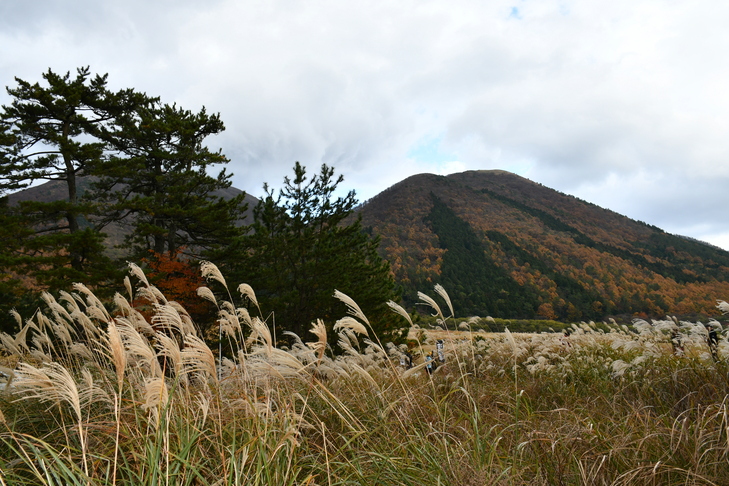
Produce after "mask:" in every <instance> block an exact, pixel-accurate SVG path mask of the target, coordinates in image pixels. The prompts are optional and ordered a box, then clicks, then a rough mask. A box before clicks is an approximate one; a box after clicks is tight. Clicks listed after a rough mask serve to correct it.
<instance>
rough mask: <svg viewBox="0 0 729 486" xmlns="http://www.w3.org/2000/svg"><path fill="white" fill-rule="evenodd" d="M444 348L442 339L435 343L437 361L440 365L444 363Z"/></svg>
mask: <svg viewBox="0 0 729 486" xmlns="http://www.w3.org/2000/svg"><path fill="white" fill-rule="evenodd" d="M444 347H445V346H444V345H443V340H442V339H438V342H437V343H435V349H437V350H438V361H440V362H441V363H445V351H444Z"/></svg>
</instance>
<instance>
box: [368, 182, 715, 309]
mask: <svg viewBox="0 0 729 486" xmlns="http://www.w3.org/2000/svg"><path fill="white" fill-rule="evenodd" d="M362 215H363V223H364V225H365V226H368V227H370V228H372V231H373V232H374V233H378V234H380V235H381V236H382V245H381V249H380V250H381V254H382V255H383V256H384V257H385V258H387V259H388V260H389V261H390V263H391V266H392V269H393V272H394V273H395V276H396V278H397V280H398V281H399V282H400V283H401V284H402V285H403V287H404V289H405V292H404V298H405V300H406V301H413V300H414V299H415V295H416V292H417V289H418V288H422V287H424V286H425V285H428V284H431V283H441V284H443V285H444V286H446V287H447V288H448V289H449V291H450V292H451V297H452V298H453V299H454V302H456V307H458V308H459V309H461V312H463V313H465V314H475V315H491V314H493V315H494V316H495V317H543V318H560V319H565V320H570V321H575V320H581V319H602V318H604V317H606V316H609V315H618V314H629V315H637V316H643V317H647V316H652V317H662V316H665V315H666V314H678V315H697V314H698V315H700V314H709V315H715V314H716V310H715V308H714V306H715V299H716V298H717V296H721V295H726V294H727V292H729V252H726V251H723V250H721V249H718V248H716V247H712V246H711V245H708V244H705V243H702V242H697V241H694V240H690V239H687V238H683V237H678V236H675V235H670V234H668V233H665V232H663V231H662V230H660V229H659V228H656V227H653V226H650V225H647V224H645V223H642V222H637V221H633V220H631V219H629V218H626V217H624V216H621V215H619V214H617V213H614V212H612V211H608V210H605V209H602V208H599V207H597V206H595V205H593V204H590V203H587V202H585V201H581V200H579V199H577V198H574V197H571V196H567V195H564V194H561V193H559V192H557V191H554V190H552V189H549V188H547V187H544V186H542V185H539V184H536V183H534V182H531V181H529V180H527V179H524V178H522V177H519V176H516V175H514V174H510V173H508V172H504V171H471V172H464V173H460V174H453V175H450V176H447V177H446V176H436V175H432V174H421V175H418V176H413V177H411V178H409V179H406V180H405V181H402V182H400V183H399V184H396V185H395V186H393V187H391V188H390V189H388V190H386V191H384V192H383V193H381V194H380V195H379V196H377V197H375V198H373V199H372V200H370V201H369V202H368V203H367V204H366V205H365V206H364V207H363V208H362ZM492 267H493V268H492ZM496 269H499V270H496ZM502 272H503V273H502ZM477 275H480V276H477Z"/></svg>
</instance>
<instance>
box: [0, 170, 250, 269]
mask: <svg viewBox="0 0 729 486" xmlns="http://www.w3.org/2000/svg"><path fill="white" fill-rule="evenodd" d="M76 183H77V189H78V194H79V197H81V196H83V194H84V192H85V191H87V190H88V189H89V188H90V183H91V178H90V177H79V178H78V179H77V180H76ZM242 192H243V191H241V190H240V189H236V188H235V187H232V186H231V187H228V188H227V189H221V190H218V191H214V192H213V193H212V194H213V196H216V197H223V198H224V199H226V200H227V199H232V198H234V197H236V196H237V195H239V194H241V193H242ZM63 199H66V200H67V199H68V186H67V185H66V182H65V181H49V182H46V183H44V184H40V185H37V186H33V187H29V188H26V189H23V190H22V191H18V192H15V193H13V194H9V195H8V203H9V204H10V205H13V204H17V203H18V202H20V201H38V202H53V201H59V200H63ZM245 202H246V203H247V204H248V209H247V210H246V212H245V213H244V217H243V219H242V220H241V221H239V223H240V224H241V225H244V224H251V223H252V222H253V208H255V207H256V204H258V199H257V198H255V197H254V196H251V195H250V194H246V195H245ZM130 231H131V227H130V226H129V225H125V224H124V223H112V224H109V225H107V226H105V227H104V229H103V232H104V233H105V234H106V235H107V238H106V245H107V247H109V248H110V249H112V248H114V247H116V246H118V245H121V244H122V243H124V237H125V236H126V235H127V234H129V232H130ZM110 253H111V254H112V255H114V256H120V255H121V252H119V251H116V250H110Z"/></svg>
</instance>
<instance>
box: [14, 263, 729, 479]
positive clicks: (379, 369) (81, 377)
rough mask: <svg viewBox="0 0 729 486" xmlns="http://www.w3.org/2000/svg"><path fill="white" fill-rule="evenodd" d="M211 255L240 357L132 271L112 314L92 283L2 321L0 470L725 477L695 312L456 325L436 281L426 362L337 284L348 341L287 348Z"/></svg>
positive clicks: (225, 329)
mask: <svg viewBox="0 0 729 486" xmlns="http://www.w3.org/2000/svg"><path fill="white" fill-rule="evenodd" d="M203 270H204V274H205V276H206V277H208V278H209V280H210V281H211V285H216V286H220V287H221V288H222V289H224V290H225V291H226V292H225V295H226V298H224V299H222V300H221V299H219V298H217V297H216V296H215V294H214V293H213V292H212V291H211V290H210V289H207V288H204V289H201V290H200V292H199V293H200V295H201V298H206V299H208V300H211V301H212V302H214V303H215V304H216V305H217V306H218V309H219V327H218V333H219V335H220V338H221V342H222V341H223V340H226V341H227V342H230V343H231V346H230V349H229V350H228V351H227V352H226V355H223V348H222V347H219V348H218V349H215V350H213V349H211V348H210V347H208V345H207V344H206V342H205V341H204V340H203V339H202V338H201V336H199V335H198V333H197V331H196V329H195V325H194V323H193V322H192V321H191V320H190V317H189V315H188V314H187V313H186V312H185V310H184V309H183V308H181V307H180V306H179V305H177V304H176V303H175V302H171V301H168V300H167V299H166V298H165V296H164V295H162V294H161V293H160V292H159V291H158V290H157V289H155V288H154V287H153V286H151V285H150V284H149V283H148V281H147V280H146V278H145V277H144V275H143V273H142V272H141V270H140V269H139V268H138V267H136V266H132V267H131V268H130V271H131V275H132V278H133V279H134V282H133V281H132V280H127V281H126V282H125V287H126V290H127V294H128V295H127V296H126V297H124V296H122V295H121V294H118V295H117V296H116V297H115V298H114V305H115V310H114V311H113V312H109V311H108V310H107V309H106V308H105V307H104V305H103V303H102V302H100V301H99V300H98V299H97V298H96V297H95V296H94V295H93V293H92V292H91V291H89V289H87V288H86V287H84V286H80V285H79V286H77V287H76V291H75V292H74V293H73V294H61V295H60V296H59V297H58V299H56V298H54V297H53V296H51V295H48V294H46V295H45V296H44V306H43V309H42V310H39V311H38V312H37V313H36V314H35V315H34V316H32V317H30V318H29V319H28V320H27V321H25V322H21V324H22V327H21V331H20V332H19V333H17V334H16V335H15V336H9V335H0V343H1V347H2V357H0V360H2V361H1V362H0V366H2V368H0V371H3V374H4V375H8V377H9V378H8V380H7V381H8V383H7V385H6V386H5V388H4V391H2V392H1V393H0V485H10V484H12V485H23V484H53V485H56V484H57V485H62V484H63V485H66V484H79V485H89V484H94V485H95V484H135V485H137V484H140V485H173V484H174V485H178V484H182V485H186V484H189V485H203V484H205V485H207V484H211V485H238V484H252V485H335V484H336V485H345V484H368V485H374V484H388V485H400V484H402V485H421V484H434V485H436V484H448V485H463V486H466V485H482V484H505V485H506V484H513V485H521V484H545V485H546V484H549V485H552V484H605V485H608V484H684V485H685V484H690V485H694V484H695V485H698V484H726V483H727V480H726V478H727V477H729V398H728V396H729V395H728V393H729V362H728V361H727V357H728V356H729V344H727V342H726V339H725V338H724V337H723V336H722V337H721V339H720V341H719V345H718V348H717V352H716V357H713V356H712V354H711V352H710V351H711V350H710V348H709V346H708V345H707V336H708V334H707V332H706V329H705V327H704V326H703V325H701V324H699V323H690V322H676V321H674V320H670V319H667V320H665V321H654V322H650V323H649V322H645V321H636V322H635V323H634V326H633V327H632V328H630V329H629V328H627V327H622V328H621V327H618V326H615V325H613V326H611V327H610V329H611V330H610V331H609V332H606V331H604V330H598V329H597V327H596V326H594V325H591V324H585V323H582V324H579V325H574V326H573V332H572V334H571V335H570V336H569V337H564V336H563V335H562V334H561V333H560V334H554V333H549V334H530V335H524V334H518V333H510V332H507V333H504V334H493V335H489V336H487V337H482V336H479V335H478V334H473V333H471V332H470V331H469V332H459V331H456V330H455V329H456V326H455V323H454V318H453V316H454V310H453V309H452V306H451V304H450V301H449V299H448V296H447V293H445V290H444V289H442V288H440V287H439V288H437V289H436V292H435V294H436V297H439V298H440V299H442V301H443V302H444V303H445V305H446V308H447V309H448V311H449V313H450V315H449V316H448V317H446V316H445V315H444V314H443V312H442V311H441V308H442V306H441V305H440V304H439V303H438V302H437V301H436V300H435V298H434V297H431V296H428V295H426V294H422V296H421V298H422V300H423V302H424V303H425V304H427V305H429V306H430V307H431V308H432V309H433V310H434V311H435V313H436V314H437V316H438V319H439V321H440V322H441V325H442V327H443V328H444V329H445V330H446V331H447V338H446V339H445V341H446V343H445V344H446V362H445V364H443V365H441V366H439V367H438V368H437V369H436V370H435V372H434V373H432V374H428V373H426V371H425V369H424V364H423V363H421V362H419V361H416V363H415V364H416V366H415V367H414V368H413V369H409V370H406V369H403V368H401V367H400V366H399V364H398V363H399V355H400V354H401V353H403V352H404V349H401V348H398V347H395V346H392V345H388V344H386V343H381V342H380V341H379V340H378V338H377V336H375V335H373V334H372V331H371V328H369V327H368V322H367V317H366V316H365V315H364V314H363V313H362V311H361V310H360V309H359V307H358V306H357V305H356V301H355V300H354V299H352V298H350V296H346V295H344V294H341V293H337V295H336V297H337V298H339V299H340V300H342V301H343V302H345V303H346V304H347V307H348V309H349V315H347V316H342V319H340V320H339V321H338V322H337V323H336V324H335V325H334V326H333V330H332V332H337V333H338V335H339V343H340V347H341V348H342V350H343V351H344V352H343V353H342V354H339V355H333V354H332V352H331V349H328V348H327V345H326V343H327V342H328V339H327V336H326V333H327V328H326V327H325V326H324V325H323V323H322V322H321V321H317V322H315V323H312V335H313V336H314V340H312V341H310V342H309V340H308V339H309V338H305V337H300V336H295V335H291V334H288V335H287V336H286V337H287V338H289V339H290V342H291V344H290V345H289V346H287V347H285V348H281V347H277V346H276V345H275V343H276V342H277V340H275V339H274V337H273V336H272V335H271V332H270V330H269V328H268V326H267V324H266V323H265V322H264V320H263V318H262V316H261V315H260V310H259V308H258V301H257V300H256V297H255V294H254V292H253V289H251V288H250V287H249V286H246V285H241V286H239V287H238V290H239V293H240V298H239V299H238V300H239V302H250V303H251V304H252V307H251V308H253V309H255V311H254V312H252V314H253V315H251V313H249V311H248V310H247V309H246V308H244V307H242V306H240V305H236V303H235V302H234V300H235V299H234V298H233V297H232V295H231V294H229V293H227V289H228V285H227V283H226V282H225V280H224V278H223V276H222V275H220V272H218V271H217V268H215V267H214V266H213V265H212V264H209V263H207V262H206V264H205V265H204V268H203ZM134 285H136V288H134ZM390 306H391V307H392V309H393V310H394V313H393V316H392V318H393V319H402V322H403V325H405V324H406V320H405V319H407V318H408V314H407V312H406V311H405V310H404V309H402V308H401V307H399V306H398V305H397V304H394V303H390ZM410 324H411V323H408V324H407V325H410ZM601 328H603V329H604V328H605V326H601ZM676 333H679V335H680V337H681V342H682V344H683V350H682V352H681V353H678V354H680V355H677V354H676V353H677V352H678V350H675V349H674V347H673V346H672V345H671V337H674V338H675V336H676ZM278 338H279V339H278V341H280V340H281V336H278ZM430 350H431V346H430V345H429V344H428V343H427V341H426V343H424V344H423V346H422V347H420V348H418V347H416V348H414V349H413V351H414V353H415V354H416V355H417V354H420V355H421V358H422V357H423V356H424V355H425V353H428V352H430ZM674 351H676V352H674Z"/></svg>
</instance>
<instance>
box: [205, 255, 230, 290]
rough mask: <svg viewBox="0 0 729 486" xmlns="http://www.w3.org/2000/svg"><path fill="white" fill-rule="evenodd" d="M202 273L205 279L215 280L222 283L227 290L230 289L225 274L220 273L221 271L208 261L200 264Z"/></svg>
mask: <svg viewBox="0 0 729 486" xmlns="http://www.w3.org/2000/svg"><path fill="white" fill-rule="evenodd" d="M200 272H201V273H202V276H203V278H204V279H206V280H215V281H216V282H219V283H221V284H222V285H223V287H225V288H226V289H227V288H228V284H227V283H225V279H224V278H223V274H221V273H220V270H219V269H218V267H217V266H216V265H215V264H214V263H212V262H206V261H204V262H200Z"/></svg>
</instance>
